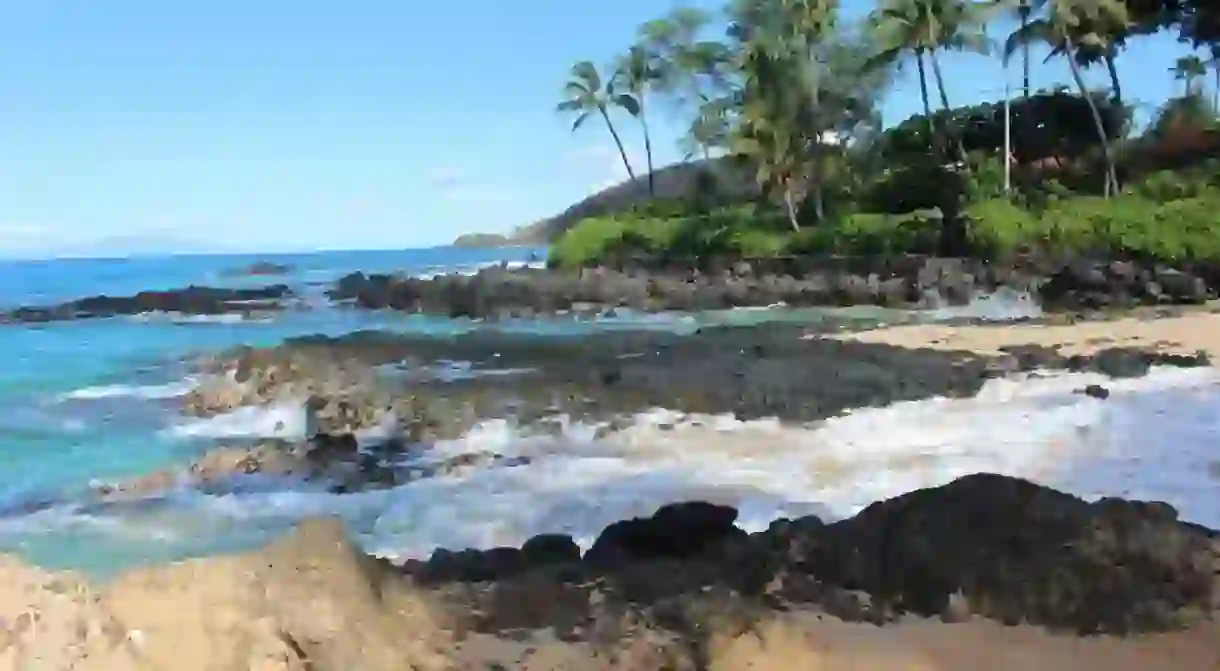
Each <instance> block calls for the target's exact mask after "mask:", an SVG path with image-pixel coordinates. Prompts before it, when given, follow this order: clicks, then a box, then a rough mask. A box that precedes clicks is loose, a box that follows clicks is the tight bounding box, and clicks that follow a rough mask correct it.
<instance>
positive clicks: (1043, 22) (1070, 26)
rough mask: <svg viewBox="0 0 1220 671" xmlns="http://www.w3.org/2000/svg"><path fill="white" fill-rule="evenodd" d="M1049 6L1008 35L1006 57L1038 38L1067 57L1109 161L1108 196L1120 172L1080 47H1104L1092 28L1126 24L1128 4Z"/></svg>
mask: <svg viewBox="0 0 1220 671" xmlns="http://www.w3.org/2000/svg"><path fill="white" fill-rule="evenodd" d="M1047 6H1048V12H1047V15H1046V16H1045V17H1043V18H1040V19H1038V20H1036V21H1033V22H1030V23H1028V24H1026V25H1025V27H1023V28H1019V29H1017V31H1016V32H1014V33H1013V34H1012V35H1009V37H1008V41H1007V42H1006V43H1005V45H1004V58H1005V60H1007V59H1009V58H1011V57H1012V55H1013V54H1014V53H1015V52H1016V51H1017V49H1018V48H1019V47H1021V46H1022V45H1023V44H1026V43H1029V42H1035V41H1041V42H1045V43H1047V44H1049V45H1050V46H1051V48H1052V49H1053V50H1054V53H1057V54H1062V55H1063V56H1064V57H1065V58H1066V60H1067V62H1068V66H1069V67H1070V68H1071V71H1072V79H1073V80H1074V81H1075V83H1076V88H1077V89H1078V90H1079V92H1080V95H1081V96H1082V97H1083V98H1084V99H1085V102H1087V103H1088V105H1089V111H1090V112H1091V113H1092V115H1093V123H1094V125H1095V126H1096V127H1097V136H1098V140H1099V141H1100V142H1101V151H1102V156H1103V157H1104V159H1105V162H1106V185H1105V195H1106V197H1109V195H1110V193H1112V192H1116V191H1117V190H1118V175H1117V172H1116V170H1115V167H1114V157H1113V155H1112V153H1111V151H1110V142H1109V136H1108V134H1107V133H1106V127H1105V123H1104V122H1103V121H1102V118H1101V111H1100V110H1099V109H1098V107H1097V101H1096V100H1095V99H1094V98H1093V96H1092V95H1091V94H1090V92H1089V90H1088V87H1086V86H1085V83H1084V76H1083V75H1082V74H1081V68H1080V56H1079V55H1078V51H1079V50H1080V49H1085V50H1104V49H1105V48H1106V46H1105V45H1106V38H1105V37H1104V35H1101V34H1098V32H1095V31H1093V30H1091V29H1092V28H1094V27H1099V26H1126V25H1127V23H1128V22H1127V7H1126V4H1124V3H1123V2H1122V0H1048V2H1047Z"/></svg>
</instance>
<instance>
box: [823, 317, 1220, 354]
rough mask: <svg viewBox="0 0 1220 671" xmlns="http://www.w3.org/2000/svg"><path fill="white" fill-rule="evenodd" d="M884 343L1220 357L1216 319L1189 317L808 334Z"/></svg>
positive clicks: (923, 326)
mask: <svg viewBox="0 0 1220 671" xmlns="http://www.w3.org/2000/svg"><path fill="white" fill-rule="evenodd" d="M805 338H806V339H815V338H830V339H836V340H853V341H857V342H866V343H883V344H888V345H897V346H900V347H910V348H913V349H915V348H927V349H935V350H942V351H969V352H974V353H976V354H983V355H995V354H1001V353H1002V351H1001V350H1002V349H1003V348H1005V347H1015V346H1021V345H1041V346H1046V347H1055V348H1058V349H1059V351H1060V353H1061V354H1063V355H1067V356H1070V355H1074V354H1086V355H1087V354H1095V353H1096V352H1098V351H1100V350H1103V349H1107V348H1111V347H1138V348H1143V349H1151V350H1156V351H1159V352H1165V353H1172V354H1194V353H1196V352H1199V351H1203V352H1206V353H1207V354H1208V355H1209V356H1210V357H1212V358H1213V359H1217V358H1220V314H1214V313H1210V312H1206V313H1204V312H1195V313H1187V314H1183V315H1179V316H1175V317H1165V318H1161V319H1139V318H1125V319H1116V320H1113V321H1091V322H1079V323H1076V324H1064V325H1049V326H1048V325H1039V324H1011V325H979V326H945V325H939V324H921V325H909V326H894V327H883V328H878V329H873V330H870V331H861V332H855V333H842V334H833V335H826V336H821V335H817V336H814V335H809V336H805Z"/></svg>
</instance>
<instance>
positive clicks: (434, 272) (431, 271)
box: [411, 261, 546, 280]
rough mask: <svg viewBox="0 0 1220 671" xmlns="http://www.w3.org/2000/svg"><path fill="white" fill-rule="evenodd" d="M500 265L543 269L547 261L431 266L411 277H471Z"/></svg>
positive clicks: (511, 267)
mask: <svg viewBox="0 0 1220 671" xmlns="http://www.w3.org/2000/svg"><path fill="white" fill-rule="evenodd" d="M500 266H503V267H504V268H506V269H508V270H521V269H524V268H532V269H534V270H542V269H544V268H546V261H488V262H486V263H475V264H470V265H465V266H429V267H427V268H424V269H423V270H422V271H420V272H418V273H415V274H414V275H412V276H411V277H412V278H413V279H418V280H430V279H432V278H434V277H443V276H445V275H465V276H467V277H471V276H473V275H477V274H479V271H482V270H486V269H488V268H498V267H500Z"/></svg>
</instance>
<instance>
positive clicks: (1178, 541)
mask: <svg viewBox="0 0 1220 671" xmlns="http://www.w3.org/2000/svg"><path fill="white" fill-rule="evenodd" d="M736 517H737V511H736V510H734V509H732V508H728V507H723V506H717V505H712V504H708V503H702V502H688V503H678V504H673V505H669V506H665V507H664V508H662V509H660V510H658V511H656V512H655V514H653V515H651V516H649V517H647V518H639V519H631V520H623V521H620V522H617V523H615V524H612V525H610V526H609V527H607V528H606V529H605V530H604V531H603V532H602V533H601V535H600V536H599V537H598V538H597V540H596V541H595V542H594V544H593V545H592V547H591V548H589V549H588V551H587V552H584V553H582V552H581V551H580V549H579V548H578V547H577V546H576V544H575V543H574V542H573V540H572V539H571V538H568V537H566V536H562V535H547V536H539V537H535V538H532V539H530V540H529V541H527V542H526V543H524V544H523V545H522V546H521V547H516V548H496V549H490V550H465V551H457V552H454V551H438V552H436V553H435V554H434V555H433V556H432V557H431V558H430V559H429V560H427V561H420V562H411V563H409V564H408V565H406V566H394V565H391V564H389V563H388V562H385V561H382V560H376V559H372V558H370V557H367V556H364V555H363V554H362V553H360V552H359V551H358V550H357V549H355V548H354V547H353V546H352V544H351V543H350V541H348V540H347V538H346V536H345V534H344V533H343V530H342V527H341V526H340V525H339V523H338V522H334V521H325V520H318V521H310V522H306V523H305V524H303V525H301V526H300V527H299V528H298V530H297V531H296V532H295V533H293V534H292V535H290V536H289V537H287V538H285V539H283V540H280V541H278V542H276V543H273V544H272V545H271V546H269V547H268V548H266V549H264V550H262V551H259V552H255V553H251V554H248V555H241V556H233V557H219V558H211V559H200V560H192V561H188V562H184V563H180V564H176V565H171V566H166V567H161V568H155V569H141V570H136V571H133V572H131V573H128V574H126V575H123V576H121V577H119V578H118V579H116V580H114V581H112V582H110V583H107V584H103V585H98V586H92V585H89V584H88V583H86V582H84V581H82V580H81V579H80V578H78V577H75V576H71V575H66V574H50V573H47V572H44V571H40V570H37V569H33V568H31V567H28V566H26V565H23V564H21V563H20V562H19V561H17V560H15V559H11V558H9V559H5V560H4V561H3V562H0V572H3V574H4V575H3V580H0V617H3V622H4V629H3V631H4V633H5V636H4V640H3V641H2V642H0V669H6V668H11V669H24V668H40V669H77V670H82V671H84V670H89V669H99V670H101V669H105V670H106V671H122V670H124V669H171V668H172V669H178V670H183V671H190V670H191V669H214V670H230V669H231V670H238V669H293V670H304V669H312V670H314V671H329V670H334V671H347V670H350V669H368V670H373V671H375V670H378V669H387V670H389V669H395V670H399V669H421V670H424V669H426V670H432V669H522V670H524V669H531V670H534V671H542V670H544V669H552V670H555V671H558V670H559V669H577V670H584V669H588V670H590V671H592V670H594V669H622V670H624V671H626V670H638V671H653V670H656V671H659V670H661V669H681V670H688V669H689V670H691V671H694V670H696V669H717V670H725V671H736V670H743V671H744V669H749V668H813V669H858V668H908V669H946V670H947V669H960V668H976V667H977V664H978V663H981V662H982V661H983V660H987V662H988V664H989V666H990V667H991V668H995V669H1002V670H1003V669H1014V670H1015V669H1021V668H1028V667H1027V666H1023V665H1022V664H1026V665H1027V664H1028V663H1030V662H1031V661H1036V662H1038V663H1039V665H1040V666H1041V667H1042V668H1048V669H1065V670H1066V669H1100V668H1107V669H1110V670H1111V671H1122V670H1124V669H1132V670H1134V669H1141V668H1174V669H1184V670H1188V671H1189V670H1194V669H1200V670H1202V669H1212V668H1215V666H1216V665H1217V664H1220V643H1217V641H1220V638H1217V636H1216V634H1217V633H1220V630H1218V629H1217V628H1216V625H1215V624H1214V622H1213V618H1214V616H1215V614H1216V611H1217V609H1218V608H1220V536H1218V535H1217V533H1216V532H1215V531H1213V530H1210V529H1205V528H1202V527H1199V526H1196V525H1192V524H1188V523H1185V522H1182V521H1180V520H1179V519H1178V518H1177V514H1176V512H1175V511H1174V509H1173V508H1171V507H1169V506H1167V505H1165V504H1160V503H1141V502H1133V501H1124V500H1117V499H1103V500H1100V501H1096V502H1092V503H1089V502H1086V501H1083V500H1081V499H1078V498H1076V497H1073V496H1069V495H1067V494H1063V493H1061V492H1057V491H1054V490H1051V489H1047V488H1045V487H1040V486H1038V485H1035V484H1033V483H1030V482H1027V481H1024V480H1019V479H1014V478H1008V477H1002V476H998V475H988V474H979V475H973V476H967V477H964V478H961V479H959V480H956V481H954V482H951V483H949V484H947V485H944V486H941V487H936V488H932V489H926V490H920V491H916V492H912V493H910V494H907V495H904V496H900V497H897V498H895V499H891V500H888V501H883V502H880V503H877V504H874V505H873V506H871V507H869V508H867V509H866V510H864V511H863V512H861V513H860V514H858V515H856V516H855V517H852V518H849V519H845V520H841V521H837V522H829V523H828V522H826V521H823V520H820V519H818V518H816V517H805V518H800V519H795V520H780V521H776V522H775V523H773V524H772V525H771V526H770V528H768V529H767V530H765V531H762V532H759V533H753V534H749V533H746V532H745V531H743V530H741V529H739V528H737V527H736V526H735V525H734V522H735V520H736ZM856 623H858V624H856ZM997 625H1005V627H1006V628H1003V627H1001V628H998V627H997ZM1098 634H1100V635H1101V636H1094V637H1091V638H1079V637H1080V636H1081V635H1098ZM1022 660H1024V661H1022ZM35 661H36V662H37V663H36V664H35V666H30V664H31V663H34V662H35Z"/></svg>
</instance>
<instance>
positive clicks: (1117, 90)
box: [1104, 50, 1123, 109]
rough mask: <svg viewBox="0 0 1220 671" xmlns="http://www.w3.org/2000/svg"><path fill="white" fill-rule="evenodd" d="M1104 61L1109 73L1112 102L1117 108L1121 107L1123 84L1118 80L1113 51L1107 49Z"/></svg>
mask: <svg viewBox="0 0 1220 671" xmlns="http://www.w3.org/2000/svg"><path fill="white" fill-rule="evenodd" d="M1104 60H1105V61H1106V71H1107V72H1109V73H1110V91H1111V92H1112V94H1113V98H1114V104H1115V105H1117V106H1118V108H1119V109H1122V107H1123V85H1122V82H1120V81H1118V68H1117V67H1115V66H1114V53H1113V52H1112V51H1110V50H1107V52H1106V55H1105V56H1104Z"/></svg>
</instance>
